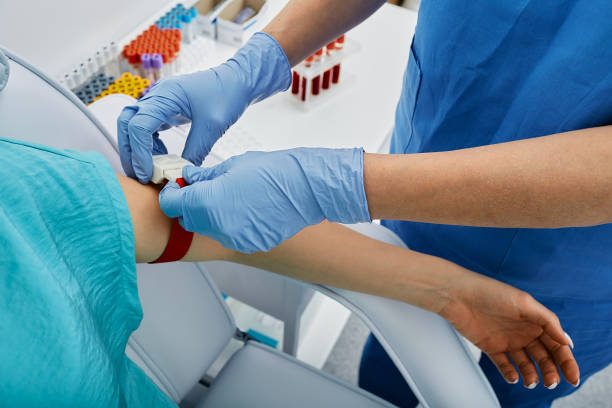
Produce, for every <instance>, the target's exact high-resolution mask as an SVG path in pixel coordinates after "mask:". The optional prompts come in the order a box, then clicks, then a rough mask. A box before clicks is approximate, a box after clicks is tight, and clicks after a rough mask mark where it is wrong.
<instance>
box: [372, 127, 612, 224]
mask: <svg viewBox="0 0 612 408" xmlns="http://www.w3.org/2000/svg"><path fill="white" fill-rule="evenodd" d="M364 183H365V191H366V196H367V200H368V206H369V209H370V214H371V216H372V218H383V219H397V220H408V221H420V222H428V223H439V224H456V225H470V226H482V227H512V228H560V227H581V226H592V225H598V224H604V223H610V222H612V126H604V127H597V128H591V129H583V130H577V131H573V132H567V133H559V134H555V135H550V136H544V137H539V138H533V139H526V140H519V141H513V142H508V143H501V144H496V145H489V146H483V147H477V148H471V149H463V150H456V151H449V152H440V153H424V154H409V155H377V154H366V155H365V156H364Z"/></svg>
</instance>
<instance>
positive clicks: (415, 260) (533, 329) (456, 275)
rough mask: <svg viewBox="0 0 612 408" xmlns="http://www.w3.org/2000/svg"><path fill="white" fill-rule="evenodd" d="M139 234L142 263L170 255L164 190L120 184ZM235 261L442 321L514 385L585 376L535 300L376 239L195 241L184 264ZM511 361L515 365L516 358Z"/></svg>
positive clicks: (330, 234)
mask: <svg viewBox="0 0 612 408" xmlns="http://www.w3.org/2000/svg"><path fill="white" fill-rule="evenodd" d="M118 178H119V182H120V184H121V187H122V188H123V192H124V194H125V197H126V199H127V203H128V206H129V209H130V214H131V217H132V224H133V226H134V239H135V244H136V261H137V262H150V261H153V260H155V259H157V258H159V256H160V255H161V254H162V252H163V250H164V248H165V247H166V244H167V242H168V238H169V236H170V228H171V225H172V220H171V219H170V218H167V217H166V216H165V214H164V213H163V212H162V211H161V209H160V207H159V202H158V193H159V188H156V187H154V186H151V185H142V184H140V183H138V182H137V181H135V180H132V179H130V178H127V177H121V176H118ZM213 259H218V260H227V261H232V262H238V263H242V264H246V265H251V266H256V267H260V268H263V269H266V270H269V271H272V272H276V273H279V274H283V275H286V276H290V277H293V278H296V279H300V280H304V281H308V282H314V283H320V284H325V285H330V286H336V287H341V288H345V289H350V290H354V291H358V292H365V293H370V294H374V295H378V296H383V297H387V298H392V299H396V300H400V301H403V302H406V303H410V304H412V305H415V306H418V307H421V308H423V309H426V310H429V311H432V312H434V313H437V314H439V315H441V316H442V317H444V318H445V319H447V320H448V321H450V322H451V323H452V324H453V325H454V326H455V328H456V329H457V330H459V331H460V332H461V333H462V334H463V335H464V336H466V337H467V338H468V339H469V340H471V341H472V342H473V343H474V344H476V346H478V347H479V348H480V349H481V350H483V351H484V352H485V353H487V354H488V355H489V356H490V357H491V358H492V360H493V361H494V362H495V364H496V365H497V367H498V369H499V371H500V372H501V373H502V375H503V376H504V377H505V378H506V380H507V381H510V382H514V381H516V380H518V374H517V372H516V370H515V369H514V367H513V365H512V364H511V363H510V360H509V358H510V359H511V360H513V361H514V362H515V363H516V365H517V367H519V371H520V373H521V375H522V376H523V382H524V384H525V385H529V384H532V383H537V382H538V380H539V378H538V373H537V371H536V368H535V366H534V364H533V362H532V361H531V360H530V359H529V357H528V355H527V353H528V354H530V355H531V356H532V357H533V359H534V360H535V361H536V362H537V363H538V365H539V367H540V370H541V372H542V374H543V377H544V384H545V385H550V384H552V383H554V382H556V383H557V384H558V383H559V382H560V376H559V372H558V370H557V367H556V365H555V362H556V363H557V364H558V365H559V367H561V370H562V371H563V374H564V376H565V378H566V380H567V381H569V382H570V383H572V384H576V383H577V381H578V379H579V375H580V374H579V370H578V366H577V364H576V361H575V360H574V357H573V355H572V353H571V351H570V348H569V347H568V345H567V344H568V341H567V338H566V337H565V335H564V332H563V329H562V328H561V325H560V323H559V321H558V319H557V317H556V316H555V315H554V314H553V313H552V312H551V311H549V310H548V309H546V308H545V307H544V306H542V305H541V304H540V303H538V302H537V301H535V300H534V299H533V298H532V297H531V296H530V295H529V294H527V293H525V292H522V291H520V290H518V289H515V288H513V287H511V286H508V285H506V284H504V283H501V282H498V281H495V280H493V279H490V278H487V277H485V276H482V275H479V274H476V273H473V272H470V271H468V270H466V269H463V268H461V267H460V266H458V265H455V264H453V263H451V262H448V261H445V260H443V259H441V258H437V257H433V256H429V255H425V254H421V253H418V252H414V251H410V250H408V249H404V248H400V247H397V246H394V245H389V244H385V243H382V242H380V241H377V240H374V239H371V238H368V237H366V236H363V235H361V234H359V233H357V232H354V231H352V230H350V229H348V228H345V227H343V226H341V225H338V224H332V223H328V222H324V223H322V224H319V225H316V226H313V227H309V228H306V229H304V230H302V231H301V232H300V233H298V234H297V235H295V236H294V237H293V238H291V239H289V240H287V241H285V242H283V243H282V244H281V245H280V246H278V247H277V248H274V249H272V250H271V251H269V252H267V253H262V252H260V253H255V254H252V255H247V254H243V253H239V252H234V251H231V250H228V249H226V248H224V247H222V246H221V244H219V243H218V242H216V241H214V240H212V239H210V238H206V237H204V236H200V235H197V234H195V235H194V239H193V242H192V245H191V248H190V249H189V252H188V253H187V255H186V256H185V258H183V261H207V260H213ZM508 357H509V358H508Z"/></svg>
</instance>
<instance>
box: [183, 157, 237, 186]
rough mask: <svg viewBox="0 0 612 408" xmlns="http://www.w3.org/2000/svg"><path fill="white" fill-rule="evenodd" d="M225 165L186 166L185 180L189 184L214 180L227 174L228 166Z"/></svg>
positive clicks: (184, 170) (184, 171)
mask: <svg viewBox="0 0 612 408" xmlns="http://www.w3.org/2000/svg"><path fill="white" fill-rule="evenodd" d="M224 163H225V162H224ZM224 163H219V164H217V165H216V166H212V167H196V166H185V167H183V178H184V179H185V181H186V182H187V184H194V183H197V182H198V181H207V180H212V179H214V178H216V177H219V176H220V175H221V174H223V173H225V171H226V169H225V168H226V166H225V165H224Z"/></svg>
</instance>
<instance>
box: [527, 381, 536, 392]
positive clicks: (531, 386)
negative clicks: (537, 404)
mask: <svg viewBox="0 0 612 408" xmlns="http://www.w3.org/2000/svg"><path fill="white" fill-rule="evenodd" d="M537 385H538V383H535V382H533V383H531V384H529V385H528V386H527V387H526V388H528V389H530V390H533V389H534V388H535V387H536V386H537Z"/></svg>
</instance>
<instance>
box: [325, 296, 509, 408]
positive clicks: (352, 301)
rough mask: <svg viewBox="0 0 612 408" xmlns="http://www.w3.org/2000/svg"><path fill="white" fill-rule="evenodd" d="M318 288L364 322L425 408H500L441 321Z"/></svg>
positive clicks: (400, 306)
mask: <svg viewBox="0 0 612 408" xmlns="http://www.w3.org/2000/svg"><path fill="white" fill-rule="evenodd" d="M316 288H317V290H319V291H320V292H321V293H323V294H325V295H327V296H329V297H331V298H332V299H334V300H336V301H338V302H340V303H341V304H343V305H344V306H345V307H347V308H348V309H349V310H351V312H353V313H355V314H356V315H357V316H359V318H361V320H363V322H364V323H365V324H366V326H367V327H368V328H369V329H370V331H372V333H373V334H374V336H376V338H377V339H378V341H379V342H380V344H381V345H382V346H383V348H384V349H385V351H386V352H387V353H388V354H389V356H390V357H391V360H392V361H393V362H394V364H395V365H396V366H397V368H398V370H399V371H400V373H401V374H402V376H403V377H404V378H405V379H406V381H407V382H408V384H409V385H410V388H411V389H412V391H413V392H414V394H415V395H416V397H417V398H418V399H419V401H420V402H421V404H422V405H423V407H432V408H435V407H447V408H452V407H457V408H463V407H482V408H486V407H491V408H493V407H500V405H499V402H498V400H497V397H496V396H495V393H494V391H493V389H492V388H491V385H490V384H489V381H488V380H487V378H486V377H485V376H484V374H483V372H482V370H481V369H480V367H479V366H478V364H477V363H476V362H475V361H474V359H473V358H472V356H471V353H470V351H469V349H468V348H467V346H466V345H465V343H464V342H463V341H462V340H461V338H460V337H459V335H458V334H457V332H456V331H455V330H454V329H453V327H452V326H451V325H450V324H449V323H448V322H446V321H445V320H444V319H442V318H441V317H439V316H438V315H435V314H433V313H431V312H428V311H425V310H423V309H419V308H417V307H415V306H412V305H409V304H406V303H402V302H398V301H395V300H390V299H384V298H380V297H377V296H372V295H366V294H363V293H357V292H351V291H348V290H344V289H337V288H330V287H324V286H318V287H316Z"/></svg>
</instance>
